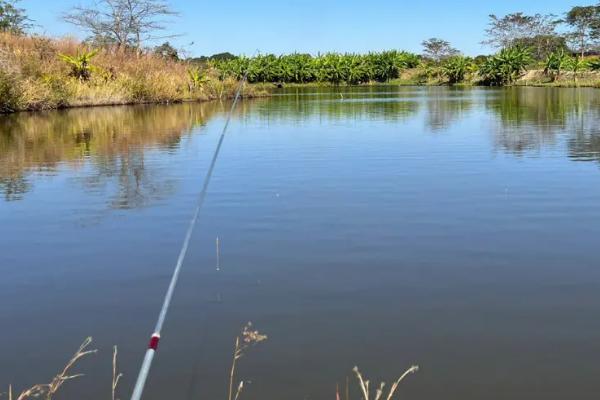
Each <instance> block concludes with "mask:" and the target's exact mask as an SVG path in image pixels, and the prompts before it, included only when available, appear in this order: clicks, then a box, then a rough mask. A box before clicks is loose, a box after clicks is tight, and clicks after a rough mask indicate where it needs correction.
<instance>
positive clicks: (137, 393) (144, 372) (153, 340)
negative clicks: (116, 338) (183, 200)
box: [131, 68, 249, 400]
mask: <svg viewBox="0 0 600 400" xmlns="http://www.w3.org/2000/svg"><path fill="white" fill-rule="evenodd" d="M248 69H249V68H248ZM248 69H246V72H245V74H244V76H243V77H242V80H241V82H240V85H239V87H238V89H237V91H236V93H235V97H234V99H233V104H232V105H231V109H230V110H229V114H228V115H227V120H226V121H225V125H224V126H223V130H222V131H221V136H220V137H219V142H218V143H217V148H216V149H215V153H214V154H213V157H212V160H211V162H210V167H209V168H208V172H207V173H206V177H205V178H204V185H203V186H202V191H201V192H200V195H199V197H198V204H197V205H196V209H195V211H194V215H193V216H192V219H191V220H190V224H189V226H188V229H187V232H186V234H185V239H184V240H183V245H182V246H181V251H180V252H179V257H178V258H177V263H176V264H175V270H174V271H173V276H172V277H171V283H169V288H168V289H167V293H166V295H165V299H164V301H163V305H162V308H161V309H160V314H159V315H158V321H156V327H155V328H154V333H153V334H152V336H151V337H150V342H149V343H148V350H146V355H145V356H144V361H143V362H142V366H141V367H140V373H139V375H138V378H137V381H136V382H135V386H134V388H133V394H132V395H131V400H141V398H142V393H143V391H144V387H145V386H146V380H147V379H148V373H149V372H150V367H151V366H152V360H153V359H154V355H155V354H156V350H157V349H158V342H159V341H160V332H161V331H162V327H163V324H164V323H165V318H166V317H167V312H168V311H169V306H170V305H171V299H172V298H173V293H174V292H175V286H177V280H178V279H179V272H180V271H181V266H182V265H183V260H184V259H185V256H186V253H187V250H188V246H189V244H190V239H191V238H192V233H193V232H194V227H195V225H196V221H197V220H198V215H200V209H201V208H202V205H203V204H204V199H205V198H206V192H207V190H208V184H209V183H210V179H211V177H212V173H213V170H214V168H215V164H216V162H217V157H218V156H219V152H220V151H221V145H222V144H223V139H224V138H225V133H226V132H227V128H228V127H229V122H230V121H231V116H232V114H233V111H234V110H235V106H236V105H237V102H238V100H239V98H240V93H241V91H242V88H243V87H244V83H245V82H246V78H247V77H248Z"/></svg>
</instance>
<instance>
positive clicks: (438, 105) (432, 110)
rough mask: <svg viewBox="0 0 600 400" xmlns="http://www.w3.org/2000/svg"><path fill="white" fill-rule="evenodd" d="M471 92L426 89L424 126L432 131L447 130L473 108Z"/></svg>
mask: <svg viewBox="0 0 600 400" xmlns="http://www.w3.org/2000/svg"><path fill="white" fill-rule="evenodd" d="M472 95H473V91H472V90H471V89H464V88H439V87H436V88H428V90H427V92H426V97H425V104H426V108H427V113H426V114H425V125H426V126H427V127H428V128H429V129H430V130H432V131H434V132H435V131H441V130H445V129H447V128H448V127H449V126H450V125H451V124H453V123H454V122H456V121H458V120H460V119H462V118H464V117H465V115H466V114H467V113H468V112H469V111H471V109H472V108H473V98H472Z"/></svg>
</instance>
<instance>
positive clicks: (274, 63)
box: [211, 50, 420, 84]
mask: <svg viewBox="0 0 600 400" xmlns="http://www.w3.org/2000/svg"><path fill="white" fill-rule="evenodd" d="M419 62H420V59H419V56H417V55H415V54H411V53H407V52H403V51H395V50H392V51H384V52H381V53H369V54H364V55H361V54H339V53H326V54H322V55H318V56H316V57H313V56H311V55H310V54H299V53H294V54H288V55H282V56H275V55H273V54H267V55H258V56H256V57H253V58H248V57H237V58H233V59H231V58H228V59H223V60H212V61H211V64H212V65H213V66H214V67H215V68H216V69H217V70H218V71H219V77H220V78H221V79H225V78H227V77H232V78H235V79H241V78H242V76H244V74H245V72H246V71H247V72H248V81H249V82H251V83H256V82H280V83H312V82H324V83H332V84H341V83H348V84H359V83H367V82H371V81H375V82H387V81H389V80H390V79H395V78H398V77H399V76H400V73H401V71H402V70H405V69H407V68H414V67H416V66H417V65H418V64H419Z"/></svg>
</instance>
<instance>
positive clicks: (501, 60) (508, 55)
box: [479, 46, 531, 86]
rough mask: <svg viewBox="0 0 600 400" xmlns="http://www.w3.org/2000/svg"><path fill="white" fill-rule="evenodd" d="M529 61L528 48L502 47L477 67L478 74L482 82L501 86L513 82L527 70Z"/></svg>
mask: <svg viewBox="0 0 600 400" xmlns="http://www.w3.org/2000/svg"><path fill="white" fill-rule="evenodd" d="M530 62H531V53H530V51H529V50H528V49H526V48H524V47H520V46H515V47H511V48H507V49H503V50H502V51H500V52H499V53H498V54H496V55H493V56H490V57H488V58H487V59H486V60H485V61H484V62H483V64H481V65H480V67H479V76H480V77H481V81H482V83H483V84H486V85H490V86H502V85H509V84H511V83H514V82H515V81H516V80H517V79H518V78H519V77H520V75H521V74H522V73H523V72H525V71H526V70H527V66H528V65H529V63H530Z"/></svg>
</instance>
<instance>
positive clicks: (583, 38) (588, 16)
mask: <svg viewBox="0 0 600 400" xmlns="http://www.w3.org/2000/svg"><path fill="white" fill-rule="evenodd" d="M564 22H565V23H566V24H567V25H569V26H570V27H571V29H572V31H571V34H570V38H571V40H572V42H573V43H574V45H575V47H576V49H577V50H578V52H579V53H580V54H581V56H582V57H583V56H585V53H586V51H588V50H589V48H590V44H591V43H592V41H593V40H594V39H596V38H597V37H598V35H599V34H600V6H586V7H579V6H578V7H573V8H571V10H569V12H567V14H566V16H565V19H564Z"/></svg>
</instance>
